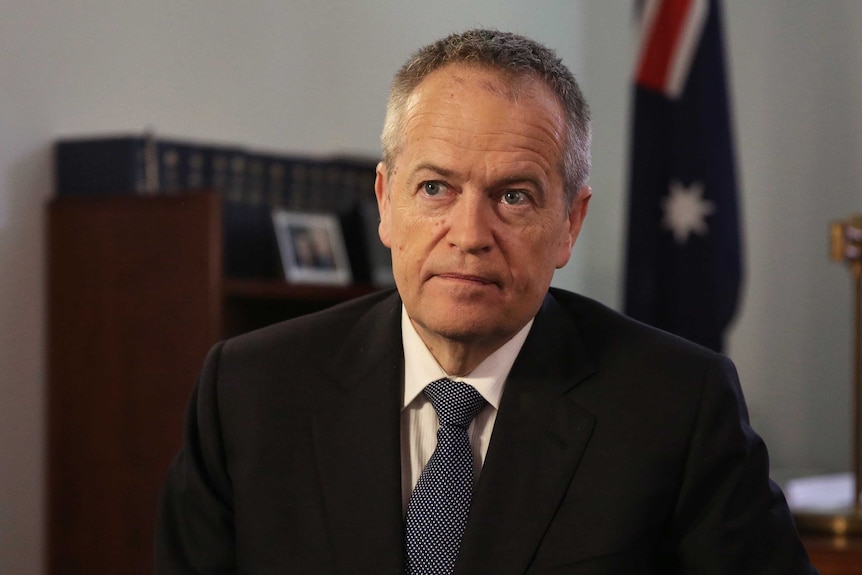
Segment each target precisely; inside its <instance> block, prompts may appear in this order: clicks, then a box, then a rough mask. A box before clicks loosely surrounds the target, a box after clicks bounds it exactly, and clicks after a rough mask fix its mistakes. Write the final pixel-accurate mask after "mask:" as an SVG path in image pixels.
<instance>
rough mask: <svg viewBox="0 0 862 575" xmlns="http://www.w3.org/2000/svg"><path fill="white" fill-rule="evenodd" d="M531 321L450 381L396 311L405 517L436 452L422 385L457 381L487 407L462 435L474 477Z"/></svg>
mask: <svg viewBox="0 0 862 575" xmlns="http://www.w3.org/2000/svg"><path fill="white" fill-rule="evenodd" d="M532 325H533V320H530V322H529V323H527V325H525V326H524V327H523V328H522V329H521V331H519V332H518V333H517V334H515V336H514V337H513V338H512V339H510V340H509V341H508V342H506V343H505V344H504V345H503V346H502V347H501V348H500V349H498V350H497V351H495V352H494V353H492V354H491V355H489V356H488V357H487V358H485V360H484V361H482V363H480V364H479V365H478V366H477V367H476V369H474V370H473V371H472V372H470V374H469V375H467V376H466V377H452V376H450V375H449V374H447V373H446V372H445V371H444V370H443V368H442V367H440V364H439V363H437V360H436V359H434V356H433V355H432V354H431V352H430V351H429V350H428V348H427V347H426V346H425V343H424V342H423V341H422V338H420V337H419V334H418V333H417V332H416V328H415V327H414V326H413V322H411V321H410V318H409V317H407V312H406V310H405V309H404V307H403V306H402V307H401V336H402V340H403V342H404V403H403V406H402V410H401V495H402V509H403V510H404V512H405V513H406V512H407V502H408V501H409V500H410V494H411V493H412V492H413V488H414V487H415V486H416V482H417V481H419V475H420V474H421V473H422V469H423V468H424V467H425V464H426V463H428V460H429V459H430V458H431V454H432V453H433V452H434V448H435V447H437V428H438V427H439V425H440V424H439V422H438V421H437V412H436V411H434V406H433V405H431V402H430V401H428V399H427V398H426V397H425V394H424V393H422V390H423V389H425V386H426V385H428V384H429V383H431V382H432V381H434V380H437V379H440V378H442V377H448V378H449V379H452V380H454V381H463V382H465V383H468V384H470V385H472V386H473V387H474V388H476V391H478V392H479V393H481V394H482V397H484V398H485V401H487V402H488V405H486V406H485V407H484V408H482V410H481V411H480V412H479V414H478V415H476V418H475V419H473V422H472V423H471V424H470V427H469V429H468V430H467V434H468V436H469V438H470V446H471V447H472V448H473V463H474V465H475V472H474V478H476V479H478V477H479V472H480V471H481V469H482V465H483V464H484V462H485V455H486V454H487V452H488V444H489V443H490V441H491V432H492V431H493V429H494V421H495V420H496V418H497V409H499V407H500V397H501V396H502V395H503V386H504V385H505V383H506V377H508V375H509V371H510V370H511V369H512V364H513V363H515V358H516V357H518V353H519V352H520V351H521V347H522V346H523V345H524V340H526V339H527V334H529V333H530V328H531V327H532Z"/></svg>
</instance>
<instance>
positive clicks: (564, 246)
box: [556, 186, 593, 269]
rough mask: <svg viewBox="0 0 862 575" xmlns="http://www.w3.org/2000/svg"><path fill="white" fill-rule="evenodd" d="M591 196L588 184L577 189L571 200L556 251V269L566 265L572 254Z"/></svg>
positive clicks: (591, 192)
mask: <svg viewBox="0 0 862 575" xmlns="http://www.w3.org/2000/svg"><path fill="white" fill-rule="evenodd" d="M592 196H593V191H592V189H590V187H589V186H584V187H582V188H581V189H580V190H578V195H577V196H576V197H575V200H574V202H572V209H571V210H569V215H568V217H567V218H566V219H567V221H568V225H567V226H566V230H565V231H564V235H563V237H562V238H561V241H560V248H559V252H558V253H557V262H556V264H557V269H560V268H561V267H563V266H564V265H566V264H567V263H568V261H569V258H570V257H571V255H572V249H573V248H574V247H575V242H576V241H577V239H578V234H580V233H581V226H582V225H583V223H584V218H586V217H587V208H588V207H589V205H590V198H591V197H592Z"/></svg>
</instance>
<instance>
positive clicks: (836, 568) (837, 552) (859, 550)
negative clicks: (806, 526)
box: [802, 535, 862, 575]
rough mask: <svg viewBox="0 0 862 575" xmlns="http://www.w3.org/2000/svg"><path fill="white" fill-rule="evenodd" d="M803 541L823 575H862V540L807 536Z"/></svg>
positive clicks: (812, 560)
mask: <svg viewBox="0 0 862 575" xmlns="http://www.w3.org/2000/svg"><path fill="white" fill-rule="evenodd" d="M802 541H803V543H805V548H806V549H807V550H808V555H809V556H810V557H811V562H812V563H814V566H815V567H817V568H818V569H819V570H820V573H821V574H822V575H862V538H858V537H857V538H841V537H827V536H819V535H806V536H803V537H802Z"/></svg>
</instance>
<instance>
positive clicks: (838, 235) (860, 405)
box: [794, 215, 862, 538]
mask: <svg viewBox="0 0 862 575" xmlns="http://www.w3.org/2000/svg"><path fill="white" fill-rule="evenodd" d="M829 252H830V256H831V258H832V259H833V260H834V261H843V262H844V263H846V264H847V266H848V268H849V269H850V274H851V275H852V277H853V284H854V299H855V301H854V348H853V439H852V442H851V444H852V449H853V502H852V504H851V505H850V507H849V508H847V509H841V510H837V511H835V512H832V513H827V512H823V513H820V512H808V511H797V512H795V513H794V518H795V520H796V526H797V528H798V529H799V531H800V532H805V533H819V534H824V535H834V536H836V537H842V538H843V537H862V215H855V216H852V217H850V219H848V220H845V221H840V222H833V223H832V226H831V228H830V246H829Z"/></svg>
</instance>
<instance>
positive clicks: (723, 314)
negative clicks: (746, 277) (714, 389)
mask: <svg viewBox="0 0 862 575" xmlns="http://www.w3.org/2000/svg"><path fill="white" fill-rule="evenodd" d="M638 20H639V24H640V44H639V48H640V49H639V54H638V60H637V63H636V69H635V74H634V79H635V86H634V117H633V132H632V140H631V154H630V162H631V165H630V173H629V178H630V180H629V213H628V238H627V251H626V286H625V312H626V313H627V314H628V315H630V316H631V317H634V318H635V319H639V320H641V321H644V322H646V323H649V324H652V325H655V326H656V327H659V328H662V329H665V330H667V331H670V332H672V333H675V334H677V335H680V336H682V337H685V338H687V339H690V340H692V341H695V342H697V343H700V344H702V345H705V346H707V347H710V348H712V349H714V350H716V351H721V350H722V348H723V344H724V332H725V330H726V328H727V326H728V324H729V323H730V320H731V319H732V318H733V315H734V313H735V311H736V307H737V300H738V296H739V291H740V284H741V280H742V263H741V241H740V233H739V222H738V207H737V186H736V169H735V165H734V153H733V145H732V138H731V130H730V115H729V105H728V95H727V85H726V80H725V63H724V51H723V46H722V27H721V14H720V11H719V2H718V0H647V1H646V2H642V3H640V10H639V18H638Z"/></svg>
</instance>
